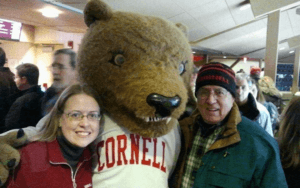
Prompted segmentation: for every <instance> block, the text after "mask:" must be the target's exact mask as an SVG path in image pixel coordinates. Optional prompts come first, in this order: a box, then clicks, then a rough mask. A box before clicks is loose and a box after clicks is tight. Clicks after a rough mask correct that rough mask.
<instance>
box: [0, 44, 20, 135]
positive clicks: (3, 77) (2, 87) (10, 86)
mask: <svg viewBox="0 0 300 188" xmlns="http://www.w3.org/2000/svg"><path fill="white" fill-rule="evenodd" d="M6 62H7V59H6V53H5V51H4V50H3V49H2V48H1V47H0V133H2V132H4V131H5V116H6V114H7V112H8V110H9V107H10V106H9V104H8V103H7V98H8V96H10V95H12V94H14V93H16V92H18V88H17V86H16V84H15V82H14V76H15V75H14V73H12V72H11V71H10V69H9V68H8V67H4V64H5V63H6Z"/></svg>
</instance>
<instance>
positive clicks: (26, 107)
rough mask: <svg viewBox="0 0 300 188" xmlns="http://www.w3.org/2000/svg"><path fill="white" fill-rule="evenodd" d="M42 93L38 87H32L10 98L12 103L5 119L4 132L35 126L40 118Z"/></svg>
mask: <svg viewBox="0 0 300 188" xmlns="http://www.w3.org/2000/svg"><path fill="white" fill-rule="evenodd" d="M43 96H44V93H43V92H42V91H41V88H40V86H33V87H31V88H29V89H27V90H24V91H20V92H19V93H16V94H14V95H12V96H10V98H9V101H10V102H13V101H14V102H13V103H12V105H11V107H10V109H9V112H8V113H7V115H6V118H5V127H6V131H8V130H11V129H19V128H24V127H28V126H36V124H37V122H38V121H39V120H40V119H41V118H42V114H41V98H42V97H43Z"/></svg>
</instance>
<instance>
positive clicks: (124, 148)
mask: <svg viewBox="0 0 300 188" xmlns="http://www.w3.org/2000/svg"><path fill="white" fill-rule="evenodd" d="M117 140H118V162H117V165H118V166H120V165H122V160H121V155H122V156H123V160H124V164H127V163H128V161H127V159H126V155H125V150H126V148H127V137H126V135H125V134H124V135H119V136H117ZM122 140H123V147H121V143H122V142H121V141H122Z"/></svg>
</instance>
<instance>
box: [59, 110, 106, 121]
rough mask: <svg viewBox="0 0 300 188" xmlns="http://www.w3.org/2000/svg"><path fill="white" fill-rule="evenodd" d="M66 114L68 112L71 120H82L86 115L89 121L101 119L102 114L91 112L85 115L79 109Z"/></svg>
mask: <svg viewBox="0 0 300 188" xmlns="http://www.w3.org/2000/svg"><path fill="white" fill-rule="evenodd" d="M64 114H66V116H67V117H68V118H69V119H70V120H71V121H81V120H82V119H83V118H84V117H86V118H87V119H88V120H89V121H99V120H100V119H101V115H100V114H99V113H97V112H90V113H88V114H87V115H83V114H82V113H81V112H79V111H74V112H70V113H64Z"/></svg>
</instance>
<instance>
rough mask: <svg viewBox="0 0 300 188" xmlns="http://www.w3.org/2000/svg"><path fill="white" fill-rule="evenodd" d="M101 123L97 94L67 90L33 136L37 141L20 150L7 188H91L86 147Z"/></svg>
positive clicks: (73, 88) (84, 89)
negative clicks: (38, 131)
mask: <svg viewBox="0 0 300 188" xmlns="http://www.w3.org/2000/svg"><path fill="white" fill-rule="evenodd" d="M103 123H104V119H103V118H102V111H101V106H100V103H99V99H98V95H97V93H96V92H95V91H94V90H93V89H91V88H90V87H88V86H87V85H80V84H75V85H72V86H70V87H68V88H67V89H66V90H65V91H64V92H62V94H61V96H60V97H59V99H58V100H57V102H56V104H55V106H54V107H53V109H52V111H51V112H50V114H49V116H48V118H47V120H46V124H45V125H44V127H43V128H42V130H41V131H40V133H39V134H38V135H37V136H36V137H37V139H38V141H36V142H31V143H29V144H28V145H27V146H25V147H23V148H22V149H21V151H20V153H21V160H20V165H19V166H18V168H16V169H15V171H14V173H13V178H11V179H9V181H8V184H7V188H18V187H31V188H40V187H48V188H57V187H86V188H88V187H92V161H91V157H92V156H91V153H92V151H90V149H91V148H92V147H88V146H89V145H91V143H92V142H93V141H94V140H95V139H96V138H97V137H98V135H99V133H100V130H101V128H100V127H101V126H102V125H103Z"/></svg>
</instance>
